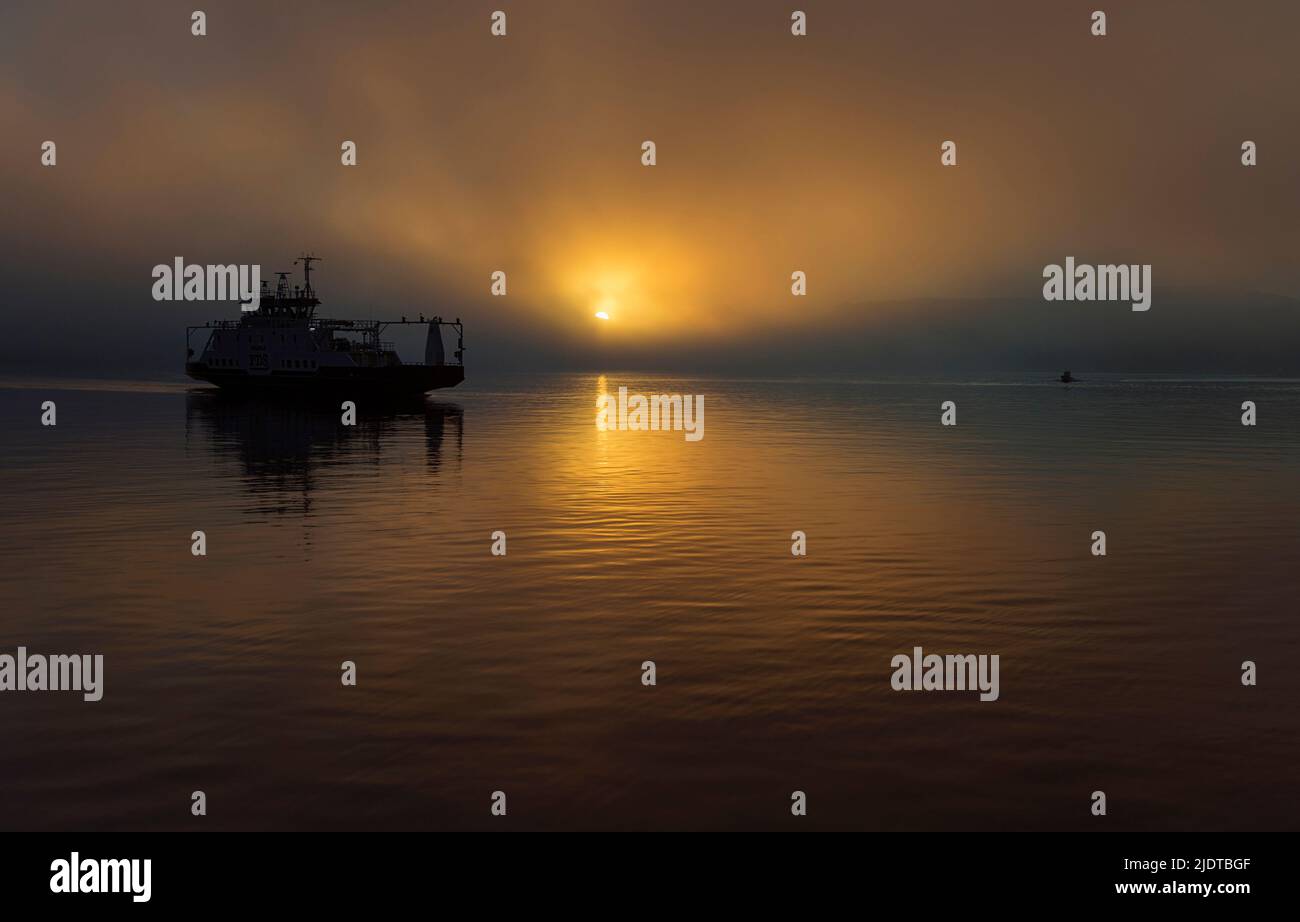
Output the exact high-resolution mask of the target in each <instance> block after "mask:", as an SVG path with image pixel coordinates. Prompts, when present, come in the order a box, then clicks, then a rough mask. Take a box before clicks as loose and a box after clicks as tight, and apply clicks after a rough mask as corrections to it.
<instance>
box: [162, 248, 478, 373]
mask: <svg viewBox="0 0 1300 922" xmlns="http://www.w3.org/2000/svg"><path fill="white" fill-rule="evenodd" d="M318 260H319V257H317V256H312V255H309V254H304V255H303V256H300V257H299V258H298V259H296V260H294V263H295V264H301V265H302V269H303V284H302V285H301V286H298V285H292V286H291V284H290V282H289V273H287V272H278V273H276V275H277V276H278V280H277V282H276V286H275V289H274V290H272V289H271V288H270V286H269V285H268V283H267V282H265V281H263V282H262V291H261V301H260V303H259V306H258V308H257V310H254V311H247V312H244V314H243V315H242V316H241V317H240V318H239V319H238V320H215V321H211V322H209V323H205V324H203V325H202V326H191V327H186V330H185V345H186V362H185V373H186V374H188V375H189V376H190V377H191V378H195V379H197V380H200V381H208V382H210V383H212V384H216V385H218V386H220V387H225V388H232V389H257V390H261V389H267V390H270V389H284V388H287V389H301V390H330V391H340V392H345V393H346V392H358V393H359V392H364V391H370V392H373V391H379V392H383V393H389V394H403V393H405V394H412V393H424V392H427V391H431V390H434V389H436V388H441V387H455V386H456V385H457V384H459V383H460V382H461V381H463V380H465V366H464V353H465V340H464V327H463V326H462V324H461V321H460V318H459V317H458V318H456V319H455V320H450V321H448V320H443V319H442V318H441V317H432V318H430V319H429V320H425V319H424V316H423V315H419V319H418V320H408V319H407V318H406V317H402V318H401V319H400V320H330V319H325V318H321V317H317V316H316V308H317V307H318V306H319V305H320V299H319V298H317V297H316V291H315V289H313V288H312V285H311V264H312V263H313V262H316V261H318ZM411 324H415V325H424V324H427V325H428V333H427V335H426V339H425V348H424V361H423V362H422V363H417V362H403V361H402V360H401V358H400V357H399V356H398V354H397V350H396V349H395V348H394V346H393V344H392V343H391V342H386V341H384V339H383V334H384V331H385V330H386V329H387V328H388V327H390V326H394V325H411ZM443 327H451V328H452V329H453V330H454V331H455V333H456V349H455V351H454V352H453V353H452V356H453V359H454V360H453V361H451V362H448V361H447V359H446V355H445V353H444V350H443V342H442V328H443ZM199 330H205V331H207V332H208V338H207V341H206V342H205V343H204V344H203V346H202V347H201V349H200V350H199V352H198V354H197V355H196V354H195V351H194V347H193V345H192V337H193V335H194V333H195V332H196V331H199Z"/></svg>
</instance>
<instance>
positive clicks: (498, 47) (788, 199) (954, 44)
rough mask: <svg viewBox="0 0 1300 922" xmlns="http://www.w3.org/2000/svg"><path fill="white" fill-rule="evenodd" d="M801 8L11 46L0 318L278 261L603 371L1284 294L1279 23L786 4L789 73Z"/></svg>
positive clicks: (1174, 8)
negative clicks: (949, 314) (347, 145)
mask: <svg viewBox="0 0 1300 922" xmlns="http://www.w3.org/2000/svg"><path fill="white" fill-rule="evenodd" d="M793 6H794V5H793V4H791V3H788V2H787V3H777V2H768V0H755V2H745V3H740V2H736V3H725V2H716V3H715V2H708V3H702V2H694V3H686V2H654V3H651V2H635V3H633V2H575V0H555V2H546V3H541V2H521V3H506V2H504V0H502V2H498V3H494V4H478V3H455V4H427V3H392V4H382V5H378V6H375V5H369V4H364V5H358V4H348V3H321V4H311V5H310V6H302V7H299V6H297V5H295V4H288V3H283V4H282V3H277V4H263V3H252V2H249V3H239V2H230V3H222V4H220V5H215V4H214V5H209V7H210V8H209V9H208V10H207V13H208V32H209V34H208V35H207V36H206V37H204V38H195V37H193V36H191V35H190V31H189V18H188V17H189V13H188V11H178V8H175V7H174V5H172V4H168V3H163V2H124V3H114V4H111V5H103V6H101V7H99V8H96V9H91V10H89V11H87V10H85V9H83V8H82V7H84V4H73V3H59V2H51V3H48V4H40V5H30V6H26V7H23V8H21V9H18V10H13V9H10V10H6V12H5V13H4V14H3V17H4V19H3V29H0V32H2V33H3V37H2V38H0V50H2V51H3V52H4V53H3V59H4V61H5V63H4V64H3V66H2V69H0V122H3V123H4V124H5V125H6V128H7V130H6V132H5V134H6V143H5V145H4V151H3V158H2V159H0V175H2V176H3V182H4V186H5V188H6V189H7V190H9V191H10V195H11V196H12V202H11V207H9V208H7V209H6V211H7V212H8V217H7V218H6V219H5V220H4V221H3V224H4V230H3V234H4V236H3V238H2V240H3V243H4V250H5V253H4V256H3V259H4V269H5V272H6V276H7V277H9V278H10V279H11V286H10V287H11V291H14V292H17V293H19V295H20V297H17V298H11V301H10V303H9V304H8V305H7V306H6V307H5V308H4V310H5V312H6V316H7V317H8V316H10V315H14V316H15V317H16V316H17V315H18V314H21V313H23V306H22V304H23V303H24V302H25V303H29V304H30V302H31V301H32V300H37V301H39V298H40V296H41V292H42V291H49V290H50V285H51V284H53V285H54V286H55V290H58V291H59V292H60V296H59V299H58V300H59V304H60V305H61V306H62V307H61V309H63V310H67V311H69V312H70V313H71V315H72V316H73V317H76V318H78V319H80V318H82V317H86V316H92V315H93V314H95V313H96V312H102V311H103V309H104V308H103V305H102V303H99V304H94V303H92V304H89V305H84V304H81V303H80V302H78V301H77V299H76V298H75V297H71V295H72V294H73V293H75V292H76V291H77V290H84V288H85V286H86V285H87V283H88V280H89V279H91V278H93V279H95V280H96V281H97V283H98V284H101V285H105V286H107V288H108V289H110V290H111V291H112V292H113V293H114V303H115V305H116V306H115V307H114V308H113V314H112V317H111V319H112V320H113V321H114V323H120V324H124V325H125V326H126V327H128V328H130V327H132V326H133V325H138V327H139V329H140V330H141V331H146V330H150V331H152V330H153V329H154V328H155V327H156V326H157V325H158V324H159V323H160V321H162V320H163V319H164V318H174V317H176V316H177V311H176V310H175V308H174V307H173V306H171V305H165V306H163V307H160V306H159V305H156V304H153V303H152V302H150V301H149V300H148V291H149V282H150V278H149V267H151V266H152V265H154V264H155V263H158V262H169V261H170V260H171V259H172V258H173V257H175V256H177V255H181V256H184V257H186V258H187V259H191V260H193V261H199V262H229V261H248V262H258V263H261V264H262V265H263V269H264V276H265V275H268V274H269V273H270V272H271V271H274V270H275V269H283V268H288V267H289V266H288V263H289V262H290V260H291V259H292V257H293V256H294V255H296V254H297V253H298V252H299V251H300V250H302V249H304V248H310V249H313V250H315V251H317V252H319V253H322V254H323V255H324V256H325V261H324V262H323V264H322V265H321V266H320V275H319V276H318V277H317V278H318V280H319V285H320V287H321V289H322V293H323V294H324V295H325V296H326V297H327V299H328V300H327V307H328V308H330V311H331V312H332V313H335V314H347V313H350V312H351V313H357V312H359V311H361V309H362V307H363V306H367V307H368V306H369V303H370V302H372V301H374V300H375V297H376V296H377V295H381V296H384V297H386V298H391V299H394V301H396V302H397V303H399V304H404V305H406V307H407V308H408V309H409V310H410V311H411V312H414V311H415V310H418V309H423V308H425V307H426V306H430V305H432V304H433V303H434V302H435V301H436V302H437V303H438V304H440V305H442V307H441V308H440V309H441V311H442V312H443V313H445V314H455V313H463V314H465V315H466V317H467V318H473V324H474V325H473V326H472V327H471V329H472V330H474V331H476V332H478V333H479V334H480V336H482V335H483V334H487V336H488V341H495V338H499V337H504V338H506V339H508V338H509V337H511V336H512V335H513V336H515V339H516V340H517V341H515V342H514V345H513V347H512V348H516V349H518V348H523V347H522V346H521V345H520V342H527V341H529V340H530V339H531V340H537V339H538V338H540V339H541V340H543V341H548V339H549V338H553V339H554V340H555V341H556V342H563V343H565V344H566V346H567V347H572V348H576V349H579V350H584V349H585V350H589V351H590V350H595V351H596V354H601V353H600V350H607V354H608V355H610V356H611V357H612V358H615V359H616V358H617V356H618V354H619V349H620V348H621V347H624V346H629V345H630V344H632V343H635V344H637V346H638V348H644V347H646V346H647V345H653V344H655V343H662V344H664V345H666V346H676V345H682V344H692V345H695V346H700V345H701V344H710V343H712V344H716V345H717V347H718V348H725V347H726V346H727V345H728V344H729V343H735V342H736V341H738V339H741V338H744V337H746V336H760V337H761V336H763V335H765V332H770V334H771V335H773V336H776V335H781V336H786V335H789V329H790V325H791V318H795V319H797V321H798V323H799V324H800V325H803V326H804V327H806V328H810V329H814V330H819V331H821V332H822V333H824V334H825V333H827V332H828V331H834V330H835V329H836V328H838V327H841V326H845V325H855V324H858V323H859V322H861V321H863V320H864V318H865V319H866V320H867V321H870V319H871V317H872V316H873V313H872V312H873V309H872V307H871V304H872V302H887V301H896V300H907V299H940V298H962V297H1003V296H1005V297H1034V296H1036V294H1037V292H1038V290H1039V287H1040V286H1041V280H1040V279H1041V276H1040V273H1041V269H1042V266H1043V265H1044V264H1045V263H1048V262H1058V261H1061V260H1063V259H1064V257H1065V256H1067V255H1074V256H1076V257H1077V258H1079V259H1080V260H1081V261H1091V262H1111V261H1123V262H1137V263H1151V264H1153V265H1154V266H1155V267H1156V268H1155V275H1156V279H1157V282H1156V284H1157V295H1156V297H1157V304H1158V303H1159V297H1160V292H1161V290H1164V291H1168V290H1170V288H1171V287H1173V286H1187V287H1193V288H1194V287H1197V286H1214V287H1217V288H1227V289H1229V290H1242V291H1263V292H1274V293H1282V294H1290V293H1292V292H1295V291H1297V290H1300V262H1298V261H1297V260H1296V259H1295V258H1294V254H1295V253H1296V251H1297V244H1298V243H1300V239H1298V238H1300V218H1297V216H1296V213H1295V209H1294V208H1292V207H1291V204H1290V203H1291V202H1293V201H1294V197H1295V196H1294V193H1295V192H1296V191H1297V188H1298V185H1297V180H1298V179H1300V167H1298V166H1297V165H1298V164H1300V154H1296V153H1294V151H1296V150H1297V148H1298V147H1300V137H1297V134H1298V133H1300V127H1297V126H1300V120H1298V119H1297V115H1300V112H1298V111H1297V110H1298V109H1300V100H1298V99H1297V94H1296V93H1295V87H1296V86H1297V85H1300V84H1298V83H1297V77H1298V76H1300V74H1297V73H1296V70H1297V66H1298V65H1297V64H1296V63H1295V61H1296V59H1295V55H1294V52H1293V50H1292V48H1291V47H1290V46H1291V45H1292V44H1293V36H1294V35H1295V34H1296V33H1297V31H1298V30H1300V7H1297V6H1295V5H1294V4H1291V3H1284V2H1275V3H1263V2H1261V3H1252V4H1250V5H1249V9H1248V10H1245V11H1241V10H1236V9H1232V8H1230V7H1229V6H1228V5H1225V4H1222V3H1212V2H1189V0H1179V2H1173V0H1171V2H1156V0H1152V2H1140V3H1138V2H1123V3H1115V4H1108V5H1105V6H1104V8H1106V9H1108V11H1109V14H1110V20H1109V33H1110V34H1108V35H1107V36H1106V37H1105V38H1102V39H1098V38H1094V37H1092V36H1090V35H1089V30H1088V25H1089V20H1088V13H1089V11H1090V10H1091V8H1092V6H1088V5H1084V4H1075V3H1065V2H1063V3H1050V4H1048V3H1041V2H1028V0H1026V2H1002V3H988V4H973V3H969V2H955V0H954V2H923V0H922V2H916V3H909V4H903V5H899V4H891V5H889V8H888V10H887V12H886V11H883V10H875V11H873V10H871V9H870V8H869V6H868V5H864V4H861V3H847V2H843V3H829V2H818V3H815V4H814V3H806V4H803V5H802V6H803V8H804V9H806V10H807V11H808V15H809V35H808V36H807V37H805V38H795V37H793V36H791V35H790V32H789V15H790V9H792V8H793ZM1094 6H1095V4H1094ZM496 8H502V9H505V10H506V12H507V15H508V17H509V18H508V23H509V34H508V36H507V37H505V38H493V37H492V36H491V35H490V34H489V29H488V25H489V20H488V17H489V14H490V12H491V10H492V9H496ZM307 10H310V12H306V11H307ZM47 138H49V139H54V140H55V141H56V142H57V143H58V145H59V165H58V166H57V167H56V168H54V169H52V170H50V169H42V168H41V167H40V166H39V163H38V154H39V144H40V142H41V141H42V140H45V139H47ZM345 139H346V140H353V141H355V142H356V143H357V145H358V160H359V165H358V166H357V167H355V168H345V167H343V166H341V165H340V164H339V144H340V143H341V142H342V141H343V140H345ZM646 139H651V140H654V141H655V142H656V144H657V145H658V158H659V163H658V165H657V166H655V167H653V168H646V167H643V166H642V165H641V164H640V145H641V142H642V141H644V140H646ZM946 139H952V140H954V141H956V142H957V144H958V166H957V167H955V168H950V169H945V168H942V167H941V166H940V165H939V145H940V143H941V142H942V141H943V140H946ZM1244 139H1251V140H1254V141H1256V142H1257V143H1258V144H1259V145H1260V166H1259V167H1257V168H1254V169H1245V168H1243V167H1241V166H1240V164H1239V159H1238V158H1239V146H1240V143H1241V141H1242V140H1244ZM496 269H503V270H505V271H506V272H507V273H508V277H509V292H510V293H509V295H508V296H507V297H506V298H504V299H493V298H489V297H487V291H488V285H489V276H490V274H491V272H492V271H493V270H496ZM795 269H801V270H803V271H805V272H807V273H808V277H809V295H808V297H806V298H804V299H793V298H792V297H791V296H790V293H789V285H790V273H791V271H793V270H795ZM60 285H62V286H66V288H65V289H59V287H58V286H60ZM15 302H18V303H15ZM601 309H604V310H607V311H608V312H609V313H610V314H611V316H612V319H611V321H610V322H609V323H608V324H602V323H601V322H600V321H596V320H594V319H593V316H592V315H593V313H594V312H595V311H596V310H601ZM379 310H380V312H381V313H390V314H396V313H401V312H403V311H402V310H386V311H385V310H383V309H379ZM211 312H212V311H211V310H209V311H208V313H211ZM430 312H432V308H430ZM885 313H886V312H884V311H882V312H881V314H880V316H882V317H884V316H885ZM21 323H23V324H25V325H26V327H25V328H26V329H27V330H28V332H30V333H31V334H32V335H34V336H37V337H39V336H42V335H44V334H46V333H48V334H50V335H54V334H55V333H56V330H54V329H53V328H49V329H47V328H46V327H44V326H42V323H41V321H39V320H35V319H31V318H22V319H21ZM150 335H151V334H150ZM503 341H504V340H503Z"/></svg>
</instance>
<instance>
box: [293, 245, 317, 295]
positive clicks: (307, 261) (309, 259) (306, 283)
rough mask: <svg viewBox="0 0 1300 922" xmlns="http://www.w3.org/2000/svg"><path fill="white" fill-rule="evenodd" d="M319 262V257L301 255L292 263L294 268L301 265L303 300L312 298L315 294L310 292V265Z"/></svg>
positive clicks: (306, 254)
mask: <svg viewBox="0 0 1300 922" xmlns="http://www.w3.org/2000/svg"><path fill="white" fill-rule="evenodd" d="M314 262H320V257H319V256H313V255H311V254H310V253H303V254H302V255H301V256H299V257H298V258H297V259H295V260H294V261H293V264H294V265H295V266H296V265H298V263H302V295H303V297H304V298H314V297H316V293H315V292H313V291H312V290H311V264H312V263H314Z"/></svg>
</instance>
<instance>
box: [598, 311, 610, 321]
mask: <svg viewBox="0 0 1300 922" xmlns="http://www.w3.org/2000/svg"><path fill="white" fill-rule="evenodd" d="M596 317H597V318H598V319H600V320H608V319H609V312H608V311H596Z"/></svg>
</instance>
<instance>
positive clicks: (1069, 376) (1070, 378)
mask: <svg viewBox="0 0 1300 922" xmlns="http://www.w3.org/2000/svg"><path fill="white" fill-rule="evenodd" d="M1072 381H1074V375H1072V374H1070V370H1069V369H1068V368H1067V369H1066V370H1065V374H1063V375H1061V383H1062V384H1070V383H1071V382H1072Z"/></svg>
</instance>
